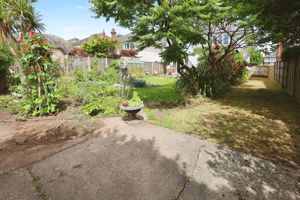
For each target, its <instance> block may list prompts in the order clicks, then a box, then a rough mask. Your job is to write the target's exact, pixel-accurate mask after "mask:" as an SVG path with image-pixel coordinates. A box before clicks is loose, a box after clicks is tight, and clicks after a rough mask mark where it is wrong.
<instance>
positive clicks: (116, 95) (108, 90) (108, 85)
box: [58, 63, 123, 116]
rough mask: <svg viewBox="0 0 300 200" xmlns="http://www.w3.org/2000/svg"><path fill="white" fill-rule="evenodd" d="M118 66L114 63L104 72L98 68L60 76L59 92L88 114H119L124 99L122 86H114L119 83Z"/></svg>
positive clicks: (67, 100)
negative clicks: (121, 92)
mask: <svg viewBox="0 0 300 200" xmlns="http://www.w3.org/2000/svg"><path fill="white" fill-rule="evenodd" d="M117 68H118V65H117V63H112V64H111V65H110V66H109V68H108V69H107V71H106V72H104V73H101V72H100V71H98V70H97V69H92V70H91V71H81V70H79V71H76V72H75V73H74V75H73V76H68V77H62V78H60V81H59V84H58V92H59V94H60V95H61V96H63V97H64V101H66V102H69V103H73V104H74V105H78V106H80V107H81V110H82V112H83V113H84V114H86V115H90V116H94V115H98V114H101V115H105V116H113V115H118V114H119V113H120V110H119V107H118V104H119V103H120V102H122V101H123V99H122V98H120V88H118V87H115V86H114V84H116V83H118V77H119V73H118V70H117Z"/></svg>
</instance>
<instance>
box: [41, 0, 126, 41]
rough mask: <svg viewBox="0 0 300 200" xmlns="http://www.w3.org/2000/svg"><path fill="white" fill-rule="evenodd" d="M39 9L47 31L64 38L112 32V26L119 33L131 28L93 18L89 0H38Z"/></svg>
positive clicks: (80, 37)
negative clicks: (103, 31)
mask: <svg viewBox="0 0 300 200" xmlns="http://www.w3.org/2000/svg"><path fill="white" fill-rule="evenodd" d="M35 7H36V9H37V11H38V12H39V13H40V14H41V15H42V19H43V23H44V24H45V28H46V31H45V33H48V34H54V35H57V36H60V37H62V38H64V39H67V40H68V39H71V38H74V37H76V38H79V39H83V38H85V37H88V36H90V35H92V34H95V33H100V32H102V30H103V29H104V30H105V31H106V33H107V34H110V32H111V30H112V28H115V29H116V31H117V33H118V34H119V33H120V34H126V33H129V30H127V29H124V28H122V27H119V26H117V25H116V24H115V23H114V21H109V22H106V20H105V19H103V18H101V19H95V18H93V16H94V13H92V12H91V11H90V10H89V7H90V5H89V3H88V0H38V2H37V3H35Z"/></svg>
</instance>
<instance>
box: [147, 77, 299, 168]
mask: <svg viewBox="0 0 300 200" xmlns="http://www.w3.org/2000/svg"><path fill="white" fill-rule="evenodd" d="M147 112H148V114H149V119H150V121H151V122H152V123H155V124H157V125H161V126H164V127H167V128H170V129H173V130H176V131H180V132H186V133H189V134H193V135H198V136H200V137H201V138H203V139H207V140H210V141H213V142H216V143H222V144H226V145H227V146H229V147H231V148H234V149H237V150H240V151H243V152H246V153H250V154H253V155H256V156H261V157H267V158H271V159H275V160H278V161H283V162H288V163H290V164H293V165H300V105H299V104H297V103H296V102H294V101H293V100H292V99H291V98H290V97H289V96H287V95H286V94H285V93H284V92H283V91H282V90H280V89H278V88H276V87H275V85H274V83H272V82H271V81H269V80H268V79H262V78H256V79H252V80H250V81H249V82H248V83H246V84H244V85H241V86H239V87H236V88H233V89H232V90H231V91H230V92H228V93H227V94H226V95H225V96H224V97H223V98H220V99H213V100H209V99H206V100H202V101H200V102H198V103H197V105H196V106H194V107H191V108H173V109H148V110H147Z"/></svg>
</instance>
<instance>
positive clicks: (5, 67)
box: [0, 44, 14, 75]
mask: <svg viewBox="0 0 300 200" xmlns="http://www.w3.org/2000/svg"><path fill="white" fill-rule="evenodd" d="M13 61H14V57H13V54H12V53H11V51H10V50H9V48H8V47H7V46H6V45H4V44H0V74H4V75H7V74H8V73H9V67H10V65H11V64H12V63H13Z"/></svg>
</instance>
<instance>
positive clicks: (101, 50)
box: [82, 35, 119, 57]
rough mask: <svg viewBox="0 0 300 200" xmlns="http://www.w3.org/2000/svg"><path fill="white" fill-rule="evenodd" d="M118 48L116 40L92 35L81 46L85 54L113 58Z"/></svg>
mask: <svg viewBox="0 0 300 200" xmlns="http://www.w3.org/2000/svg"><path fill="white" fill-rule="evenodd" d="M118 46H119V42H118V40H116V39H113V38H107V37H99V36H98V35H93V36H92V37H91V38H90V39H89V41H88V42H85V43H83V44H82V48H83V49H84V50H85V51H86V52H87V53H89V54H92V55H95V56H97V57H114V56H115V55H116V50H117V48H118Z"/></svg>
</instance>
